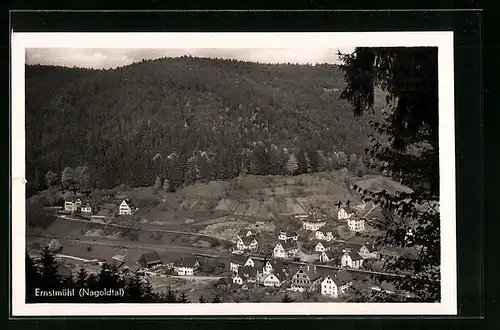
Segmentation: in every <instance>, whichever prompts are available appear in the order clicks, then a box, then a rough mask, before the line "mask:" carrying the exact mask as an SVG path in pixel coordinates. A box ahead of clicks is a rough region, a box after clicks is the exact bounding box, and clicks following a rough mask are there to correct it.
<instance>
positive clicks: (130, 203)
mask: <svg viewBox="0 0 500 330" xmlns="http://www.w3.org/2000/svg"><path fill="white" fill-rule="evenodd" d="M124 201H125V202H126V203H127V205H128V207H130V208H131V209H135V206H134V203H132V201H131V200H130V198H125V199H124Z"/></svg>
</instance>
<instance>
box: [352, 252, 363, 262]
mask: <svg viewBox="0 0 500 330" xmlns="http://www.w3.org/2000/svg"><path fill="white" fill-rule="evenodd" d="M349 255H350V256H351V259H352V260H353V261H354V260H361V259H363V257H362V256H360V255H359V253H357V252H356V253H349Z"/></svg>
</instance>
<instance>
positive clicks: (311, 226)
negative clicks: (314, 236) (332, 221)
mask: <svg viewBox="0 0 500 330" xmlns="http://www.w3.org/2000/svg"><path fill="white" fill-rule="evenodd" d="M325 224H326V220H325V219H321V218H315V219H314V218H306V219H303V220H302V229H304V230H311V231H316V230H318V229H320V228H321V227H323V226H324V225H325Z"/></svg>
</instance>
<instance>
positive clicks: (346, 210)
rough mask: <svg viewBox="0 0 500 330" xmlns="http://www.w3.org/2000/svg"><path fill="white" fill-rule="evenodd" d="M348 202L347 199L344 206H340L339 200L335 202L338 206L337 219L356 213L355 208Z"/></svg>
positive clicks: (345, 218) (346, 217)
mask: <svg viewBox="0 0 500 330" xmlns="http://www.w3.org/2000/svg"><path fill="white" fill-rule="evenodd" d="M350 204H351V203H350V201H347V202H346V203H345V205H344V206H342V203H341V202H339V203H338V204H336V205H337V206H338V211H337V218H338V219H339V220H347V219H349V218H350V217H352V216H353V215H355V214H356V210H355V209H353V208H351V206H350Z"/></svg>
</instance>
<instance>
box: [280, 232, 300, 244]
mask: <svg viewBox="0 0 500 330" xmlns="http://www.w3.org/2000/svg"><path fill="white" fill-rule="evenodd" d="M298 239H299V234H297V232H290V233H289V232H288V231H286V230H282V231H280V234H279V235H278V240H280V241H288V240H292V241H297V240H298Z"/></svg>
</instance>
